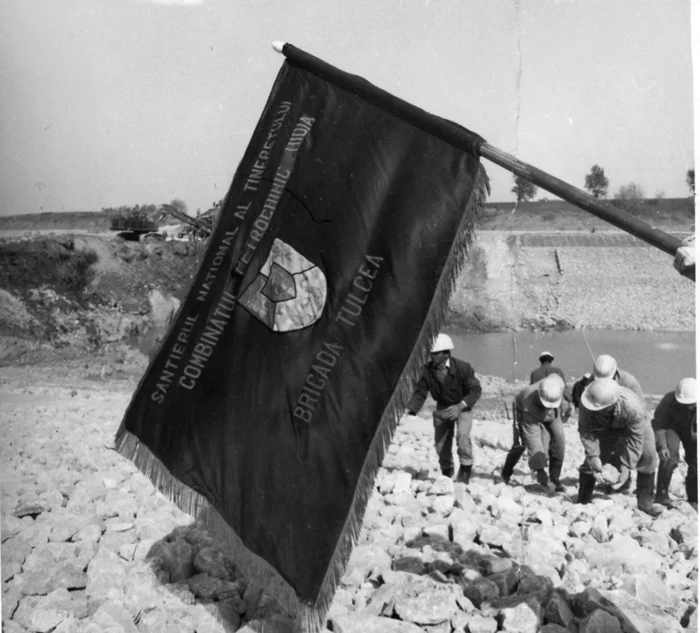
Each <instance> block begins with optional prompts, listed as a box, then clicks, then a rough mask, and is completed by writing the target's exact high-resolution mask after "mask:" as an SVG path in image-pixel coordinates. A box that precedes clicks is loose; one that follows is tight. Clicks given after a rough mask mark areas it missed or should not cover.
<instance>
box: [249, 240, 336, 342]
mask: <svg viewBox="0 0 700 633" xmlns="http://www.w3.org/2000/svg"><path fill="white" fill-rule="evenodd" d="M326 293H327V284H326V277H325V275H324V274H323V272H321V269H320V268H319V267H318V266H315V265H314V264H313V263H311V262H310V261H309V260H308V259H306V257H304V256H303V255H302V254H301V253H299V252H297V251H296V250H294V249H293V248H292V247H291V246H290V245H289V244H287V243H285V242H283V241H282V240H280V239H277V238H275V241H274V242H273V243H272V248H271V249H270V254H269V255H268V257H267V260H266V261H265V264H264V265H263V267H262V268H261V269H260V272H259V273H258V276H257V277H256V278H255V280H254V281H253V283H251V284H250V286H248V288H246V290H245V291H244V292H243V294H242V295H241V298H240V304H241V305H242V306H243V307H244V308H245V309H246V310H248V311H249V312H251V313H252V314H253V315H255V316H256V317H257V318H258V319H260V320H261V321H262V322H263V323H264V324H265V325H267V327H269V328H270V329H271V330H273V331H275V332H292V331H293V330H300V329H301V328H305V327H308V326H310V325H312V324H313V323H315V322H316V321H318V319H319V317H320V316H321V312H323V306H324V305H325V304H326Z"/></svg>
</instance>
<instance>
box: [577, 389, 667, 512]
mask: <svg viewBox="0 0 700 633" xmlns="http://www.w3.org/2000/svg"><path fill="white" fill-rule="evenodd" d="M578 424H579V434H580V436H581V443H582V444H583V449H584V451H585V454H586V457H585V459H584V462H583V464H582V465H581V466H580V468H579V493H578V503H590V501H591V498H592V497H593V490H594V488H595V485H596V482H597V481H600V482H602V481H603V477H602V473H603V464H611V465H613V466H614V467H615V468H617V469H618V470H619V471H620V476H619V478H618V480H617V481H616V482H615V483H613V484H612V485H611V486H610V487H611V489H612V490H613V491H616V492H618V491H621V490H623V489H624V488H625V487H626V486H627V485H628V483H629V481H630V476H631V474H632V470H634V469H636V470H637V507H638V508H639V509H640V510H641V511H642V512H646V513H647V514H649V515H651V516H658V515H659V514H661V512H662V511H663V509H662V508H661V507H660V506H657V505H654V503H653V501H654V474H655V471H656V467H657V466H658V463H659V458H658V456H657V454H656V447H655V443H654V431H653V429H652V427H651V421H650V419H649V416H648V415H647V413H646V409H645V406H644V403H643V402H642V400H640V399H639V397H638V396H637V394H635V393H634V392H633V391H632V390H631V389H628V388H627V387H622V386H621V385H619V384H618V383H617V382H616V381H615V380H613V379H612V378H596V379H595V380H594V381H593V382H592V383H591V384H590V385H588V387H586V389H585V391H584V392H583V394H582V395H581V407H580V410H579V417H578Z"/></svg>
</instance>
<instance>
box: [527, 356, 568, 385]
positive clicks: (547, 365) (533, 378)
mask: <svg viewBox="0 0 700 633" xmlns="http://www.w3.org/2000/svg"><path fill="white" fill-rule="evenodd" d="M537 360H539V361H540V366H539V367H538V368H537V369H533V370H532V371H531V372H530V384H531V385H534V384H535V383H536V382H538V381H540V380H542V379H543V378H545V377H546V376H549V374H559V376H561V379H562V380H563V381H564V384H566V377H565V376H564V372H563V371H562V370H561V369H559V367H555V366H554V365H552V361H553V360H554V356H553V355H552V353H551V352H542V353H541V354H540V355H539V358H538V359H537Z"/></svg>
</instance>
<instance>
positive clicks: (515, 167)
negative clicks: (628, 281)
mask: <svg viewBox="0 0 700 633" xmlns="http://www.w3.org/2000/svg"><path fill="white" fill-rule="evenodd" d="M272 48H273V49H274V50H275V51H276V52H278V53H281V54H282V55H285V56H286V57H288V58H289V57H293V58H295V59H300V58H303V60H304V63H305V64H306V65H308V66H309V67H312V68H314V69H315V70H317V71H319V72H321V73H326V74H327V73H329V72H330V73H333V76H334V77H336V76H341V75H343V73H342V71H339V70H338V69H336V68H334V67H332V66H330V65H329V64H326V63H325V62H323V61H322V60H319V59H317V58H315V57H313V56H311V55H309V54H308V53H304V52H303V51H300V50H299V49H296V48H295V47H293V46H291V45H290V44H287V43H285V42H272ZM344 75H345V78H344V79H341V80H342V81H344V82H345V86H344V87H346V88H349V89H351V90H356V89H359V90H361V91H362V93H363V94H364V95H365V96H367V95H370V96H375V95H379V97H378V98H379V99H380V100H383V107H387V106H386V104H387V102H388V103H389V109H390V111H392V112H394V113H396V114H401V115H403V116H406V117H407V120H409V121H413V122H416V121H418V122H422V124H423V128H424V129H426V130H427V131H429V132H431V133H433V134H435V135H436V136H438V137H440V138H443V139H444V140H446V141H447V142H450V143H453V144H456V145H457V146H458V147H464V148H465V149H467V150H468V151H472V152H474V153H478V155H480V156H483V157H484V158H485V159H487V160H490V161H491V162H493V163H496V165H499V166H500V167H503V168H504V169H507V170H508V171H510V172H512V173H514V174H516V175H518V176H522V177H523V178H526V179H527V180H529V181H530V182H532V183H534V184H535V185H537V186H538V187H541V188H542V189H544V190H546V191H549V192H550V193H553V194H554V195H555V196H557V197H559V198H561V199H562V200H566V201H567V202H570V203H571V204H574V205H576V206H577V207H580V208H581V209H583V210H584V211H588V212H589V213H591V214H593V215H595V216H596V217H598V218H600V219H601V220H605V221H606V222H608V223H609V224H612V225H613V226H616V227H618V228H620V229H622V230H623V231H626V232H627V233H630V234H631V235H634V237H636V238H638V239H640V240H642V241H644V242H646V243H647V244H650V245H651V246H654V247H656V248H658V249H660V250H662V251H664V252H665V253H668V254H669V255H671V256H672V257H674V256H675V255H676V251H677V250H678V249H679V248H681V247H682V246H685V244H684V243H683V241H682V240H681V239H680V238H678V237H675V236H674V235H670V234H669V233H665V232H664V231H661V230H659V229H657V228H654V227H653V226H651V225H650V224H647V223H646V222H644V221H643V220H640V219H639V218H636V217H635V216H633V215H631V214H630V213H627V212H625V211H622V210H621V209H618V208H616V207H614V206H613V205H612V204H610V203H608V202H603V201H602V200H598V199H597V198H594V197H593V196H591V195H589V194H587V193H585V192H584V191H581V190H580V189H577V188H576V187H573V186H572V185H570V184H568V183H566V182H564V181H563V180H560V179H559V178H556V177H555V176H552V175H550V174H548V173H546V172H544V171H542V170H541V169H538V168H537V167H533V166H532V165H528V164H527V163H524V162H522V161H520V160H518V159H517V158H515V157H514V156H511V155H510V154H507V153H506V152H504V151H502V150H500V149H498V148H496V147H493V146H491V145H489V144H488V143H487V142H486V141H485V140H484V139H482V138H481V137H479V136H478V135H476V134H474V133H473V132H470V131H469V130H466V129H464V128H462V127H460V126H458V125H455V124H453V123H450V122H448V121H445V120H444V119H440V118H439V117H434V116H432V115H428V114H426V113H425V112H423V111H422V110H419V109H418V108H416V106H414V105H412V104H410V103H407V102H405V101H403V100H401V99H398V98H396V97H393V95H389V93H386V92H385V91H383V90H381V89H379V88H376V87H375V86H372V85H371V84H368V83H367V82H364V83H363V84H357V83H355V82H354V77H353V76H350V75H347V74H344ZM381 105H382V104H380V106H381ZM425 121H428V123H427V124H426V123H425ZM680 272H681V274H682V275H684V276H685V277H688V278H689V279H692V280H693V281H695V265H694V263H693V264H692V266H688V267H686V268H685V269H683V270H681V271H680Z"/></svg>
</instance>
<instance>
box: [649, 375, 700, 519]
mask: <svg viewBox="0 0 700 633" xmlns="http://www.w3.org/2000/svg"><path fill="white" fill-rule="evenodd" d="M697 402H698V384H697V381H696V380H695V378H683V379H682V380H681V381H679V383H678V384H677V385H676V388H675V389H674V390H673V391H669V392H668V393H667V394H665V395H664V397H663V398H661V401H660V402H659V404H658V405H657V407H656V409H655V410H654V419H653V420H652V425H653V427H654V434H655V435H656V450H657V451H658V453H659V459H660V460H661V464H660V465H659V473H658V475H657V479H656V503H660V504H662V505H665V506H667V507H671V506H672V505H673V503H672V501H671V498H670V497H669V496H668V489H669V486H670V485H671V479H672V477H673V471H674V470H675V469H676V466H678V463H679V461H680V445H681V444H683V451H684V452H685V461H686V463H687V464H688V474H687V475H686V478H685V492H686V495H687V496H688V503H689V504H690V505H691V506H692V507H693V508H695V510H697V509H698V466H697V457H698V452H697V446H698V404H697Z"/></svg>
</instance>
